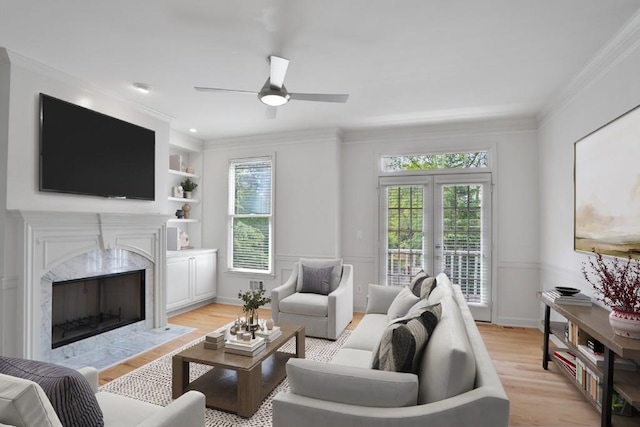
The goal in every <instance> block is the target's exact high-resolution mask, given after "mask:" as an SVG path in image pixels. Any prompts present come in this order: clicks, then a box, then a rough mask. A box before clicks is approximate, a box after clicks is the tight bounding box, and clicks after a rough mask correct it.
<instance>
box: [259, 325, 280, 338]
mask: <svg viewBox="0 0 640 427" xmlns="http://www.w3.org/2000/svg"><path fill="white" fill-rule="evenodd" d="M280 335H282V331H281V330H280V327H279V326H274V327H273V328H272V329H271V330H269V329H265V330H264V331H256V336H257V337H262V338H264V339H265V340H267V342H271V341H273V340H275V339H276V338H278V337H279V336H280Z"/></svg>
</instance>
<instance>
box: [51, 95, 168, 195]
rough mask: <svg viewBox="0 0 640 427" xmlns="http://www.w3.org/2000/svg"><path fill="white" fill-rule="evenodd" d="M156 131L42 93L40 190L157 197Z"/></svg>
mask: <svg viewBox="0 0 640 427" xmlns="http://www.w3.org/2000/svg"><path fill="white" fill-rule="evenodd" d="M155 144H156V142H155V131H153V130H150V129H146V128H143V127H141V126H138V125H134V124H132V123H128V122H125V121H123V120H120V119H116V118H115V117H110V116H107V115H105V114H102V113H98V112H97V111H93V110H90V109H88V108H84V107H81V106H79V105H75V104H72V103H70V102H66V101H63V100H60V99H57V98H54V97H52V96H49V95H45V94H43V93H41V94H40V191H45V192H57V193H71V194H83V195H91V196H102V197H114V198H125V199H139V200H155Z"/></svg>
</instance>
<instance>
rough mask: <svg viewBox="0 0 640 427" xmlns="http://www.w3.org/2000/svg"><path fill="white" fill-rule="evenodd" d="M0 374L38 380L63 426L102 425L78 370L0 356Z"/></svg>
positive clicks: (89, 389)
mask: <svg viewBox="0 0 640 427" xmlns="http://www.w3.org/2000/svg"><path fill="white" fill-rule="evenodd" d="M0 373H3V374H6V375H12V376H14V377H18V378H24V379H27V380H31V381H34V382H36V383H38V385H40V387H42V390H43V391H44V392H45V394H46V395H47V397H48V398H49V401H50V402H51V406H53V409H54V410H55V411H56V414H57V415H58V418H59V419H60V421H61V422H62V424H63V425H65V426H74V427H83V426H87V427H88V426H91V427H101V426H103V425H104V421H103V416H102V410H101V409H100V406H99V405H98V401H97V400H96V396H95V394H93V391H92V390H91V386H90V385H89V382H88V381H87V379H86V378H85V377H84V376H83V375H82V374H81V373H80V372H78V371H76V370H74V369H70V368H67V367H64V366H60V365H55V364H53V363H45V362H38V361H35V360H26V359H15V358H10V357H1V356H0Z"/></svg>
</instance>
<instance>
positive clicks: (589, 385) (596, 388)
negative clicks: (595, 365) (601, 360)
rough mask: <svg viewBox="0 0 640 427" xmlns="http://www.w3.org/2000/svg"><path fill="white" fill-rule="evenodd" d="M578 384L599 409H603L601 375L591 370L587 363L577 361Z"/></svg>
mask: <svg viewBox="0 0 640 427" xmlns="http://www.w3.org/2000/svg"><path fill="white" fill-rule="evenodd" d="M576 362H577V363H576V382H577V383H578V384H579V385H580V387H582V390H584V391H585V392H586V393H587V394H588V395H589V396H591V398H592V399H593V400H594V401H595V402H596V404H597V405H598V407H599V408H600V407H602V379H601V378H600V375H598V374H597V373H596V372H594V371H593V370H591V368H589V367H588V366H587V365H585V363H584V362H583V361H582V360H580V359H577V361H576Z"/></svg>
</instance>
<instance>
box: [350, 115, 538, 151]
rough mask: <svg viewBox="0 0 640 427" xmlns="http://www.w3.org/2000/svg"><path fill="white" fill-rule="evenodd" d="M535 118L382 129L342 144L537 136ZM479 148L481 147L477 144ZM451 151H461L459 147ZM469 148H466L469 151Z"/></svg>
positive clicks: (353, 135)
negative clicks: (519, 135)
mask: <svg viewBox="0 0 640 427" xmlns="http://www.w3.org/2000/svg"><path fill="white" fill-rule="evenodd" d="M537 127H538V125H537V121H536V119H535V118H534V117H518V118H515V117H514V118H505V119H501V120H487V121H466V122H449V123H433V124H430V125H418V126H404V127H386V128H385V127H380V128H375V129H352V130H347V131H344V133H343V137H342V144H345V145H349V144H372V143H389V142H393V143H396V144H397V143H401V142H411V141H425V140H432V139H437V140H443V139H454V138H458V139H459V138H462V137H472V136H483V135H495V134H512V133H523V132H527V133H528V132H536V131H537ZM476 145H477V143H476ZM447 147H448V148H447V149H448V150H449V152H451V149H455V150H457V148H455V147H449V145H447ZM466 148H468V147H465V148H464V149H466Z"/></svg>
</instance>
